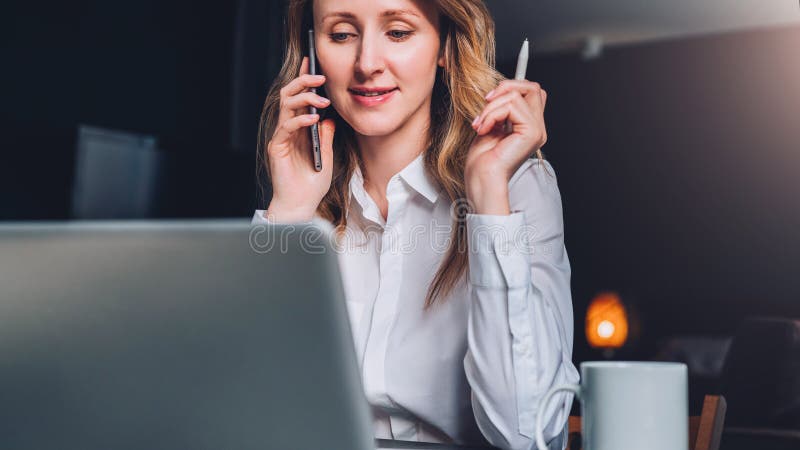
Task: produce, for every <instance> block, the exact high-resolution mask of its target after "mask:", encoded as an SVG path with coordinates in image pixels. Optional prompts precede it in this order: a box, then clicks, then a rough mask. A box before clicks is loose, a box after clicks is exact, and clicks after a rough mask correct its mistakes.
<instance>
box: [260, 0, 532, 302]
mask: <svg viewBox="0 0 800 450" xmlns="http://www.w3.org/2000/svg"><path fill="white" fill-rule="evenodd" d="M311 3H312V0H289V5H288V10H287V18H286V34H287V42H286V53H285V57H284V61H283V67H282V68H281V71H280V73H279V75H278V76H277V78H276V79H275V81H274V82H273V84H272V86H271V88H270V90H269V93H268V95H267V98H266V101H265V102H264V107H263V109H262V112H261V120H260V123H259V129H258V156H257V158H258V164H257V168H258V169H257V170H258V174H257V175H258V177H259V179H262V178H263V177H264V176H266V177H267V178H269V161H268V160H267V159H266V158H267V157H268V156H267V154H266V151H265V150H266V147H267V144H268V141H269V139H270V138H271V137H272V134H273V133H274V131H275V128H276V126H277V119H278V112H279V111H278V110H279V104H280V89H281V88H283V87H284V86H285V85H286V84H288V83H289V82H290V81H291V80H293V79H294V78H296V77H297V75H298V74H299V73H300V64H301V62H302V59H303V56H304V49H305V47H304V45H303V44H304V39H306V36H307V35H306V34H305V32H306V30H307V29H308V28H309V27H311V26H312V25H313V14H312V10H311ZM434 3H435V4H436V6H437V9H438V11H439V17H440V39H441V45H442V49H443V50H444V56H445V66H444V68H442V67H439V68H438V70H437V74H436V81H435V83H434V87H433V93H432V98H431V126H430V133H429V136H428V145H427V151H426V152H425V156H424V161H425V171H426V172H427V174H428V175H429V176H431V177H432V178H433V179H434V180H436V182H437V183H438V184H439V186H440V187H441V188H442V189H443V192H444V193H446V195H447V197H448V198H449V199H450V202H451V204H453V203H454V202H463V201H464V199H465V198H466V195H465V188H464V165H465V162H466V156H467V150H468V149H469V147H470V145H471V143H472V140H473V139H474V138H475V136H476V134H475V131H474V130H473V129H472V127H471V125H470V124H471V122H472V119H473V118H474V117H476V116H477V115H478V114H480V112H481V111H482V110H483V107H484V106H485V104H486V100H485V99H484V95H485V94H486V93H487V92H489V91H490V90H492V89H494V88H495V87H496V86H497V84H498V83H500V81H502V80H504V79H505V77H503V75H501V74H500V73H499V72H497V70H496V69H495V40H494V31H495V29H494V20H493V19H492V16H491V14H490V13H489V11H488V9H487V8H486V6H485V5H484V3H483V1H482V0H435V2H434ZM328 109H329V110H330V111H327V112H326V113H327V114H328V117H329V118H333V119H334V120H335V121H336V134H335V135H334V141H333V159H334V161H333V179H332V181H331V188H330V190H329V191H328V193H327V194H326V195H325V197H324V198H323V199H322V201H321V202H320V204H319V206H318V207H317V215H319V216H320V217H322V218H324V219H326V220H328V221H330V222H331V223H332V224H333V225H334V226H335V227H336V230H337V232H340V233H341V232H343V231H344V229H345V227H346V226H347V214H346V211H347V210H348V209H349V208H350V189H349V182H350V177H351V175H352V174H353V172H354V171H355V168H356V165H357V164H361V163H360V158H359V157H358V151H357V148H356V141H355V135H354V131H353V129H352V127H350V125H349V124H347V122H345V121H344V120H343V119H342V118H341V117H340V116H339V115H338V114H336V112H335V109H334V108H328ZM537 154H538V155H539V158H541V153H540V152H537ZM360 167H361V170H362V171H363V169H364V168H363V166H360ZM468 209H469V208H464V207H456V208H453V209H452V211H453V215H454V216H455V217H453V222H454V223H453V225H454V226H453V230H452V233H451V239H450V245H449V247H448V249H447V251H446V254H445V257H444V259H443V260H442V263H441V265H440V266H439V268H438V270H437V272H436V274H435V276H434V278H433V280H432V281H431V284H430V286H429V287H428V291H427V294H426V298H425V308H429V307H431V306H432V305H433V304H434V303H435V302H436V301H437V299H440V298H446V297H447V295H448V294H449V293H450V292H451V291H452V290H453V289H454V288H455V287H456V286H457V284H458V283H459V281H460V280H461V279H462V277H463V276H464V275H465V273H466V271H467V267H468V262H467V253H466V252H465V249H466V248H467V233H466V220H465V219H466V213H467V212H469V210H468Z"/></svg>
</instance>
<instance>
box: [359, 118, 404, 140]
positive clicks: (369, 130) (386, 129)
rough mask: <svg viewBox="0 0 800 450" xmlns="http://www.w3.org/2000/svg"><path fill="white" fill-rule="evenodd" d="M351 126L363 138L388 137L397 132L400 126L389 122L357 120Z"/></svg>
mask: <svg viewBox="0 0 800 450" xmlns="http://www.w3.org/2000/svg"><path fill="white" fill-rule="evenodd" d="M351 126H352V127H353V130H355V131H356V133H358V134H360V135H362V136H386V135H387V134H391V133H393V132H394V131H395V130H397V128H398V126H399V124H397V123H395V121H389V120H356V121H353V122H351Z"/></svg>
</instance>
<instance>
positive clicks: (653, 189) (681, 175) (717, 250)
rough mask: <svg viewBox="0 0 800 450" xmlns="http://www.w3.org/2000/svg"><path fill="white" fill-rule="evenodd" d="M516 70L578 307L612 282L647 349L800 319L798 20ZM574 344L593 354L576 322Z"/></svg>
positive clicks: (541, 60) (537, 62) (553, 59)
mask: <svg viewBox="0 0 800 450" xmlns="http://www.w3.org/2000/svg"><path fill="white" fill-rule="evenodd" d="M499 67H500V68H501V69H502V70H503V72H504V73H506V74H512V73H513V62H512V63H501V64H500V65H499ZM528 79H531V80H536V81H539V82H540V83H541V84H542V86H543V87H544V88H545V90H547V92H548V104H547V110H546V114H545V118H546V121H547V124H548V131H549V132H548V143H547V145H546V147H545V149H544V150H545V154H546V156H547V157H548V158H549V159H550V160H551V161H552V162H553V164H554V167H555V169H556V171H557V174H558V177H559V185H560V188H561V192H562V196H563V202H564V211H565V220H566V225H565V226H566V244H567V250H568V252H569V255H570V260H571V262H572V268H573V294H574V302H575V312H576V317H577V318H578V320H582V317H583V315H584V314H585V309H586V306H587V302H588V301H589V299H590V298H591V297H592V296H593V295H594V294H596V293H597V292H598V291H600V290H603V289H610V290H616V291H619V292H620V293H621V294H622V295H623V299H624V300H628V301H631V302H633V303H634V305H635V306H636V307H637V308H638V309H639V310H640V312H641V315H642V320H643V321H644V325H645V326H644V328H643V329H644V330H646V334H645V335H644V336H643V338H644V340H643V345H644V348H643V349H640V350H642V351H644V349H646V348H647V347H648V346H651V345H652V344H653V343H654V341H655V339H656V338H658V337H659V336H663V335H666V334H675V333H681V332H685V333H698V334H714V333H729V332H732V331H733V330H734V329H735V327H736V326H737V325H738V323H739V321H740V320H741V318H742V317H744V316H746V315H756V314H776V315H787V316H793V317H800V281H798V280H799V279H800V277H798V274H797V271H798V269H800V235H798V231H800V180H799V179H798V175H800V27H792V28H781V29H768V30H758V31H751V32H741V33H735V34H726V35H717V36H705V37H696V38H689V39H680V40H674V41H668V42H660V43H650V44H643V45H633V46H625V47H617V48H610V49H606V51H605V53H604V54H603V56H602V57H601V58H599V59H596V60H590V61H582V60H580V59H579V57H578V56H577V55H557V56H544V57H536V58H534V59H533V60H532V61H531V63H530V64H529V68H528ZM578 323H580V322H578ZM576 354H577V356H578V359H582V358H584V357H592V356H594V355H593V353H592V352H590V351H589V350H588V349H587V348H586V345H585V339H584V337H583V330H577V333H576Z"/></svg>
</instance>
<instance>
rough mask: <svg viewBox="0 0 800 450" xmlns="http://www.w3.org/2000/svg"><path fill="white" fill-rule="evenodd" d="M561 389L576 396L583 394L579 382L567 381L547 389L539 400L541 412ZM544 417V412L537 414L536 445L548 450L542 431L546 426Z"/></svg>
mask: <svg viewBox="0 0 800 450" xmlns="http://www.w3.org/2000/svg"><path fill="white" fill-rule="evenodd" d="M561 391H570V392H572V393H573V394H575V395H576V396H580V395H581V387H580V386H578V385H577V384H570V383H566V384H561V385H558V386H555V387H552V388H550V390H549V391H547V394H544V397H543V398H542V401H540V402H539V412H542V411H544V410H545V409H547V405H548V404H550V399H551V398H553V395H555V394H556V393H558V392H561ZM542 417H544V414H538V413H537V414H536V446H537V447H538V448H539V450H548V448H547V443H546V442H545V441H544V433H542V428H543V427H544V424H543V423H542Z"/></svg>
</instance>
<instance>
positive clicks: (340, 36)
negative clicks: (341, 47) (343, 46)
mask: <svg viewBox="0 0 800 450" xmlns="http://www.w3.org/2000/svg"><path fill="white" fill-rule="evenodd" d="M348 36H350V33H331V34H330V38H331V40H333V41H336V42H344V41H346V40H347V37H348Z"/></svg>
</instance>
